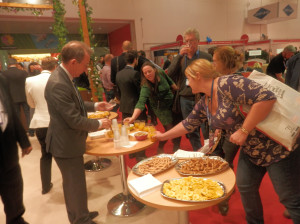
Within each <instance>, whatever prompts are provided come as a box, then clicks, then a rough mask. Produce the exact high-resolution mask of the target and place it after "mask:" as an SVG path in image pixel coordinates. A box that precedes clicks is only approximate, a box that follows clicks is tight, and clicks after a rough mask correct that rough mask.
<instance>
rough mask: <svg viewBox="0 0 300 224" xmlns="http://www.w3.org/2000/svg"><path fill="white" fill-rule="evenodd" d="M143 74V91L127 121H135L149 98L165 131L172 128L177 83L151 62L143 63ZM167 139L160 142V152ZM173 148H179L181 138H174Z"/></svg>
mask: <svg viewBox="0 0 300 224" xmlns="http://www.w3.org/2000/svg"><path fill="white" fill-rule="evenodd" d="M141 70H142V75H141V92H140V98H139V101H138V102H137V104H136V106H135V109H134V112H133V115H132V117H129V118H126V119H125V121H128V122H129V123H133V122H134V121H135V120H136V119H137V117H138V116H139V115H140V114H141V112H142V111H143V110H144V109H145V104H146V102H147V100H148V99H149V102H150V106H151V108H152V109H153V111H154V113H155V115H156V116H157V117H158V119H159V120H160V122H161V123H162V125H163V127H164V128H165V131H167V130H169V129H171V128H172V127H173V125H172V120H173V119H172V104H173V93H172V89H173V90H177V86H176V84H175V83H174V82H173V81H172V79H171V78H170V77H169V76H167V75H166V73H165V72H164V71H163V70H158V69H156V67H155V66H154V65H153V64H152V63H151V62H148V61H147V62H145V63H144V64H143V65H142V68H141ZM165 143H166V141H164V142H160V143H159V146H158V153H162V152H163V146H164V145H165ZM173 144H174V145H173V150H174V151H175V150H177V149H178V148H179V144H180V138H179V139H174V140H173Z"/></svg>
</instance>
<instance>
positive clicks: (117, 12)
mask: <svg viewBox="0 0 300 224" xmlns="http://www.w3.org/2000/svg"><path fill="white" fill-rule="evenodd" d="M63 2H64V3H65V5H66V11H67V13H66V17H70V18H77V17H78V14H77V7H76V6H74V5H73V4H72V1H71V0H63ZM87 2H88V4H89V5H90V6H91V7H92V8H93V17H94V18H97V19H111V20H114V19H118V20H133V21H134V26H135V31H136V37H135V38H134V39H136V42H137V49H146V50H147V49H149V48H150V46H153V45H158V44H163V43H169V42H174V41H175V39H176V37H177V35H179V34H182V33H183V32H184V30H185V29H187V28H188V27H195V28H197V29H199V31H200V38H201V40H202V41H205V39H206V36H210V37H211V38H212V40H214V41H221V40H239V39H240V37H241V35H242V34H248V36H249V38H250V40H249V41H257V40H259V39H260V36H261V34H262V33H264V34H266V35H268V37H269V38H270V39H291V38H300V29H298V27H299V24H300V16H298V18H297V19H294V20H289V21H284V22H277V23H273V24H268V25H252V24H248V23H247V22H246V17H247V10H248V9H252V8H256V7H260V6H262V5H266V4H270V3H274V2H278V0H87ZM299 8H300V4H299V5H298V11H299V13H300V10H299ZM299 13H298V14H299ZM1 14H2V15H3V14H5V12H4V11H3V10H0V15H1ZM13 15H20V16H26V15H27V16H32V15H31V14H30V13H27V12H19V13H18V14H14V13H13ZM49 16H51V12H46V13H45V14H44V15H43V16H42V17H49Z"/></svg>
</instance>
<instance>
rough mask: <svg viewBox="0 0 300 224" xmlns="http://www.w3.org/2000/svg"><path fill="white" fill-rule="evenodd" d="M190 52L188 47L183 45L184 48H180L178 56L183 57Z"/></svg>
mask: <svg viewBox="0 0 300 224" xmlns="http://www.w3.org/2000/svg"><path fill="white" fill-rule="evenodd" d="M190 51H191V49H190V47H189V46H187V45H185V46H184V47H182V48H181V49H180V52H179V54H180V55H185V54H188V53H190Z"/></svg>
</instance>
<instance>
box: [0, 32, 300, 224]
mask: <svg viewBox="0 0 300 224" xmlns="http://www.w3.org/2000/svg"><path fill="white" fill-rule="evenodd" d="M183 36H184V42H185V45H184V46H182V47H181V49H180V50H179V54H178V55H177V56H176V57H175V58H173V55H169V56H168V59H167V60H166V62H165V63H164V66H163V68H161V67H160V66H158V65H157V64H155V63H153V62H152V61H151V60H149V59H147V58H146V55H145V52H143V51H136V50H133V46H132V43H131V42H130V41H127V40H126V41H124V42H123V44H122V52H123V53H122V54H121V55H120V56H116V57H114V56H113V55H112V54H106V55H105V56H104V57H103V62H101V63H100V64H99V65H97V67H99V71H100V76H101V80H102V85H103V88H104V93H105V98H106V101H102V102H96V103H94V102H85V101H83V100H82V98H81V95H80V93H79V91H78V88H77V85H78V78H79V77H82V76H84V75H85V76H86V72H87V68H88V66H89V63H90V57H91V55H92V53H93V52H92V50H91V48H90V47H88V46H87V45H86V44H84V43H83V42H80V41H70V42H68V43H67V44H66V45H65V46H64V47H63V48H62V51H61V62H60V63H58V62H57V61H56V60H55V59H54V58H52V57H46V58H44V59H43V60H42V61H41V65H39V64H38V63H31V64H30V65H29V66H28V73H27V72H26V71H25V70H24V68H22V66H21V65H22V64H21V65H20V64H19V65H18V63H17V61H16V60H14V59H10V60H9V68H8V69H7V70H6V71H4V72H3V73H2V74H0V87H1V88H0V139H1V141H0V155H1V156H0V196H1V198H2V201H3V204H4V208H5V214H6V220H7V221H6V222H7V223H8V224H16V223H18V224H26V223H28V222H26V221H25V220H24V219H23V218H22V216H23V214H24V212H25V207H24V205H23V182H22V175H21V169H20V165H19V162H18V147H17V143H18V144H19V145H20V147H21V149H22V156H24V155H27V154H29V153H30V151H31V150H32V147H31V144H30V141H29V138H28V137H27V134H26V131H25V129H24V128H23V126H22V124H21V122H20V107H23V110H24V112H25V115H26V122H27V124H30V125H29V129H30V130H34V131H35V134H36V136H37V139H38V141H39V143H40V146H41V154H42V155H41V159H40V174H41V183H42V184H41V185H42V191H41V193H42V194H47V193H48V192H49V191H50V190H51V188H52V187H53V184H52V182H51V166H52V158H53V159H54V160H55V162H56V164H57V166H58V168H59V170H60V172H61V175H62V180H63V194H64V198H65V204H66V210H67V214H68V219H69V222H70V223H72V224H93V223H96V222H95V221H93V219H94V218H95V217H96V216H98V212H96V211H94V212H90V211H89V209H88V205H87V202H88V196H87V189H86V179H85V170H84V163H83V154H84V153H85V142H86V138H87V133H88V132H90V131H97V130H99V129H103V128H110V126H111V121H110V120H109V119H107V118H104V119H100V120H93V119H88V118H87V111H96V110H102V111H103V110H113V111H119V113H120V114H122V120H123V121H124V122H129V123H133V122H134V121H135V120H137V119H138V120H145V121H146V122H148V121H149V122H151V123H153V124H154V125H156V124H157V122H158V121H159V122H160V123H161V124H162V126H163V127H164V129H165V132H164V133H161V132H160V131H157V132H156V136H155V138H156V139H157V140H158V141H159V145H158V150H157V153H163V152H164V146H165V143H166V141H167V140H169V139H170V140H172V142H173V151H174V152H175V151H176V150H177V149H178V148H179V147H180V141H181V137H182V136H183V135H186V136H187V138H188V140H189V141H190V143H191V146H192V148H193V150H194V151H198V150H199V149H201V147H202V142H201V139H200V132H202V134H203V136H204V138H206V139H207V138H208V139H209V144H210V145H214V144H215V143H214V139H215V138H214V137H215V136H217V135H218V136H220V138H221V139H222V140H221V141H219V142H218V147H216V149H215V150H214V151H213V152H211V153H212V155H218V156H221V157H223V158H224V159H225V160H226V161H227V162H228V163H229V164H230V166H231V167H233V160H234V158H235V156H236V154H237V152H238V150H240V153H239V158H238V165H237V173H236V182H237V187H238V190H239V193H240V195H241V200H242V204H243V207H244V210H245V213H246V220H247V223H249V224H250V223H251V224H252V223H253V224H254V223H257V224H259V223H264V218H263V208H262V202H261V198H260V193H259V187H260V185H261V182H262V179H263V177H264V176H265V175H266V173H268V175H269V176H270V179H271V181H272V184H273V186H274V189H275V191H276V193H277V195H278V197H279V200H280V202H281V203H282V204H283V205H284V206H285V208H286V209H287V210H286V211H285V215H286V216H287V217H290V218H291V219H292V220H293V222H294V223H300V188H299V186H300V176H299V172H298V170H299V169H300V163H299V162H298V161H299V159H300V144H299V143H300V142H299V140H300V139H298V141H297V142H296V144H295V145H294V147H293V149H292V150H291V151H288V150H286V149H285V148H284V147H283V146H282V145H280V144H279V143H277V142H276V141H274V140H273V139H271V138H269V137H268V136H267V135H266V134H265V133H262V132H260V131H258V130H257V129H256V128H255V127H256V126H257V124H258V123H260V122H261V121H263V120H264V119H265V118H266V117H267V116H268V115H269V113H270V112H271V111H272V108H273V105H274V103H275V102H276V96H275V94H274V93H273V92H272V91H270V90H267V89H265V88H263V86H261V85H260V84H258V83H256V82H254V81H252V80H250V79H248V78H246V77H244V76H243V75H242V73H243V72H249V71H252V68H249V67H248V65H247V63H245V62H244V55H243V54H242V53H241V52H239V51H237V50H235V49H234V48H232V47H229V46H222V47H217V48H215V49H214V51H212V52H210V54H209V53H206V52H203V51H200V50H199V49H198V42H199V40H200V38H199V32H198V31H197V30H196V29H192V28H189V29H187V30H186V31H185V32H184V35H183ZM295 52H296V51H295V48H294V47H293V46H291V45H289V46H287V47H286V48H284V50H283V52H282V53H280V54H279V55H278V56H276V57H275V58H273V60H272V61H271V62H270V64H269V66H268V68H267V71H266V73H267V74H269V75H271V76H272V77H274V78H277V79H278V80H280V81H282V82H285V83H286V84H287V85H289V86H291V87H292V88H294V89H295V90H297V91H299V90H300V79H299V76H300V69H299V66H300V60H298V59H299V55H298V54H296V55H294V54H295ZM18 66H19V67H18ZM254 69H256V70H259V69H261V66H260V65H256V66H255V67H254ZM259 71H261V70H259ZM284 71H286V73H285V72H284ZM111 100H114V101H116V102H119V105H117V106H115V107H113V108H112V107H111V105H110V104H109V103H108V101H111ZM241 104H246V105H249V106H251V110H250V111H249V113H248V115H247V116H246V117H243V116H241V114H240V113H238V112H237V105H241ZM29 108H34V109H35V110H34V111H33V112H32V113H33V117H32V119H30V109H29ZM28 135H31V134H30V133H28ZM130 157H131V158H136V160H137V161H141V160H143V159H144V158H145V157H146V155H145V152H144V151H142V152H138V153H134V154H131V155H130ZM10 195H15V196H14V197H10ZM74 195H76V197H74ZM219 209H220V212H221V214H222V215H226V214H227V212H228V201H225V202H224V203H223V204H220V206H219Z"/></svg>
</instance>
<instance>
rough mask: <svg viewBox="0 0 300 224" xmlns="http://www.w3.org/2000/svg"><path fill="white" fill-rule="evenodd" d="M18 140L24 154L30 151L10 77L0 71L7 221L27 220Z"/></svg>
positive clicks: (21, 223) (0, 180) (0, 186)
mask: <svg viewBox="0 0 300 224" xmlns="http://www.w3.org/2000/svg"><path fill="white" fill-rule="evenodd" d="M17 142H18V143H19V145H20V146H21V148H22V157H23V156H24V155H27V154H29V153H30V152H31V150H32V147H31V145H30V142H29V140H28V137H27V135H26V132H25V130H24V128H23V126H22V124H21V122H20V120H19V117H18V116H17V114H16V111H15V108H14V105H13V102H12V99H11V96H10V93H9V89H8V83H7V80H6V79H5V77H3V76H2V75H1V74H0V196H1V199H2V202H3V204H4V211H5V214H6V223H7V224H16V223H17V224H26V223H27V222H26V221H25V220H24V219H23V218H22V216H23V214H24V212H25V207H24V205H23V179H22V174H21V167H20V165H19V156H18V146H17ZM27 224H28V223H27Z"/></svg>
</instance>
